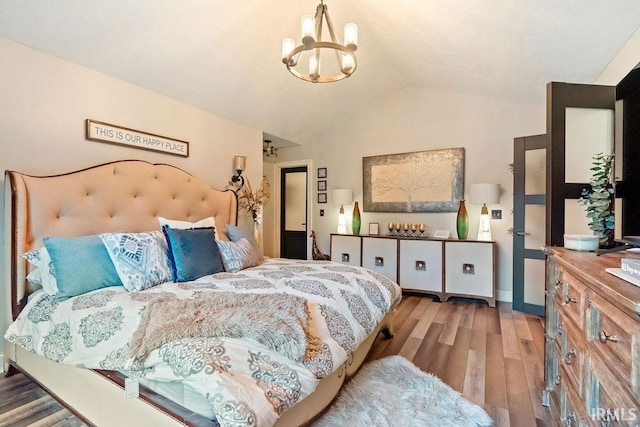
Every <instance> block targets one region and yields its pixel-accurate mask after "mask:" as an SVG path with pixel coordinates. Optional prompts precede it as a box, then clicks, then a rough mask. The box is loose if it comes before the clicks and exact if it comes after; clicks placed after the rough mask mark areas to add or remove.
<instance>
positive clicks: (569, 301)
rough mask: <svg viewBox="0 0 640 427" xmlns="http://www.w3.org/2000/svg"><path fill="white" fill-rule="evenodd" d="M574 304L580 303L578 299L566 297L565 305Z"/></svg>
mask: <svg viewBox="0 0 640 427" xmlns="http://www.w3.org/2000/svg"><path fill="white" fill-rule="evenodd" d="M572 302H574V303H575V302H578V300H577V299H575V298H571V297H570V296H569V295H567V296H566V297H564V303H565V304H571V303H572Z"/></svg>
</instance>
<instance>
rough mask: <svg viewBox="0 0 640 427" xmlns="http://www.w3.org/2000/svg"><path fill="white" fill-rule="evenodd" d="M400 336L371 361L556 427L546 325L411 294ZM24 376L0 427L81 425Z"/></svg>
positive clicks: (524, 426) (513, 417)
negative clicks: (406, 369) (546, 402)
mask: <svg viewBox="0 0 640 427" xmlns="http://www.w3.org/2000/svg"><path fill="white" fill-rule="evenodd" d="M394 325H395V336H394V338H393V339H390V340H387V339H383V338H382V337H378V339H377V341H376V343H375V344H374V347H373V349H372V351H371V354H370V355H369V358H368V360H369V361H371V360H375V359H379V358H382V357H385V356H389V355H392V354H400V355H402V356H404V357H406V358H407V359H409V360H411V361H413V363H414V364H415V365H417V366H418V367H420V368H421V369H422V370H424V371H426V372H431V373H433V374H434V375H436V376H438V377H439V378H441V379H442V380H443V381H444V382H446V383H447V384H449V385H450V386H451V387H452V388H454V389H455V390H457V391H459V392H460V393H462V395H463V396H464V397H465V398H467V399H468V400H470V401H472V402H474V403H477V404H479V405H481V406H482V407H484V408H485V410H486V411H487V413H488V414H489V415H490V416H491V418H493V420H494V422H495V424H494V425H495V426H496V427H502V426H505V427H528V426H550V425H552V423H551V418H550V412H549V410H548V408H545V407H543V406H542V405H541V404H540V395H541V393H542V388H543V378H544V368H543V354H544V327H543V319H541V318H540V317H537V316H530V315H525V314H523V313H520V312H516V311H512V310H511V304H507V303H498V307H497V308H490V307H488V306H487V305H486V303H484V302H475V301H472V300H464V301H462V300H460V301H449V302H446V303H438V302H434V301H432V300H431V298H429V297H422V296H416V295H405V296H404V298H403V300H402V302H401V303H400V306H399V307H398V308H397V311H396V314H395V320H394ZM82 425H84V424H82V422H80V421H79V420H78V419H77V418H75V417H74V416H73V415H72V414H71V413H70V412H68V411H67V410H66V409H64V408H62V407H61V406H60V405H59V404H58V403H57V402H55V400H53V399H52V398H50V397H49V396H47V394H46V393H45V392H44V391H43V390H42V389H40V388H39V387H38V386H37V385H35V384H34V383H32V382H31V381H30V380H29V379H28V378H26V377H25V376H24V375H22V374H18V375H14V376H11V377H8V378H4V377H2V376H0V427H2V426H12V427H13V426H39V427H49V426H82Z"/></svg>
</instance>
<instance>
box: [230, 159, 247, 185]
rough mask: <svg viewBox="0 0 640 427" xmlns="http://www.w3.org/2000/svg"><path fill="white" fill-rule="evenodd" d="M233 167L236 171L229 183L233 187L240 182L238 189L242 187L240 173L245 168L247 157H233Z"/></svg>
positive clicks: (242, 181)
mask: <svg viewBox="0 0 640 427" xmlns="http://www.w3.org/2000/svg"><path fill="white" fill-rule="evenodd" d="M233 166H234V169H235V170H236V175H233V176H232V177H231V182H233V183H234V185H237V184H236V183H237V182H238V181H240V185H239V188H242V187H244V178H243V177H242V171H243V170H245V169H246V168H247V156H233Z"/></svg>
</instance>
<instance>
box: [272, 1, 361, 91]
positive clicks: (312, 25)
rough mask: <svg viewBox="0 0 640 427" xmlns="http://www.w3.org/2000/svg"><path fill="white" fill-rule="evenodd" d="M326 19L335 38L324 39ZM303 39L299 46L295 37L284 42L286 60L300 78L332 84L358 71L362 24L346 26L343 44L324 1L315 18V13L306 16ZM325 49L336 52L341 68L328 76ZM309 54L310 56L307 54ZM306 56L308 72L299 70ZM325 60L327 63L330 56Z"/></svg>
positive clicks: (284, 60)
mask: <svg viewBox="0 0 640 427" xmlns="http://www.w3.org/2000/svg"><path fill="white" fill-rule="evenodd" d="M325 20H326V23H327V29H328V30H329V36H330V37H331V41H322V27H323V23H324V21H325ZM301 41H302V44H301V45H299V46H296V43H295V41H294V40H293V39H292V38H286V39H284V40H283V41H282V62H283V63H284V64H285V65H286V66H287V69H288V70H289V71H290V72H291V74H293V75H294V76H296V77H298V78H299V79H302V80H305V81H308V82H313V83H330V82H335V81H338V80H342V79H344V78H346V77H349V76H350V75H351V74H352V73H353V72H354V71H355V69H356V66H357V61H356V55H355V51H356V49H358V26H357V25H356V24H353V23H349V24H347V25H345V27H344V44H340V42H339V41H338V39H337V38H336V34H335V32H334V31H333V23H332V22H331V18H330V17H329V12H328V10H327V6H326V5H325V4H324V2H323V1H322V0H321V1H320V4H319V5H318V7H317V8H316V14H315V17H314V16H312V15H305V16H303V17H302V40H301ZM322 52H329V53H334V54H335V57H336V61H337V63H336V65H337V67H336V68H335V69H333V70H332V71H331V72H330V73H328V74H325V75H324V76H323V75H322V73H321V71H320V63H321V58H323V55H322ZM306 53H309V55H305V54H306ZM303 56H308V61H309V71H308V73H304V72H302V71H298V70H297V69H296V67H298V63H299V61H300V59H301V58H302V57H303ZM322 62H326V58H324V59H323V60H322ZM332 68H333V67H332Z"/></svg>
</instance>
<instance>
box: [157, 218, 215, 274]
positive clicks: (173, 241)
mask: <svg viewBox="0 0 640 427" xmlns="http://www.w3.org/2000/svg"><path fill="white" fill-rule="evenodd" d="M162 231H164V234H165V236H166V237H167V242H168V244H169V253H170V258H171V260H172V270H173V280H174V282H188V281H190V280H195V279H197V278H199V277H202V276H206V275H208V274H214V273H219V272H221V271H224V267H223V266H222V260H221V259H220V253H219V252H218V245H216V241H215V238H214V231H213V227H207V228H191V229H187V230H180V229H177V228H171V227H168V226H166V225H165V226H163V227H162Z"/></svg>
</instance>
